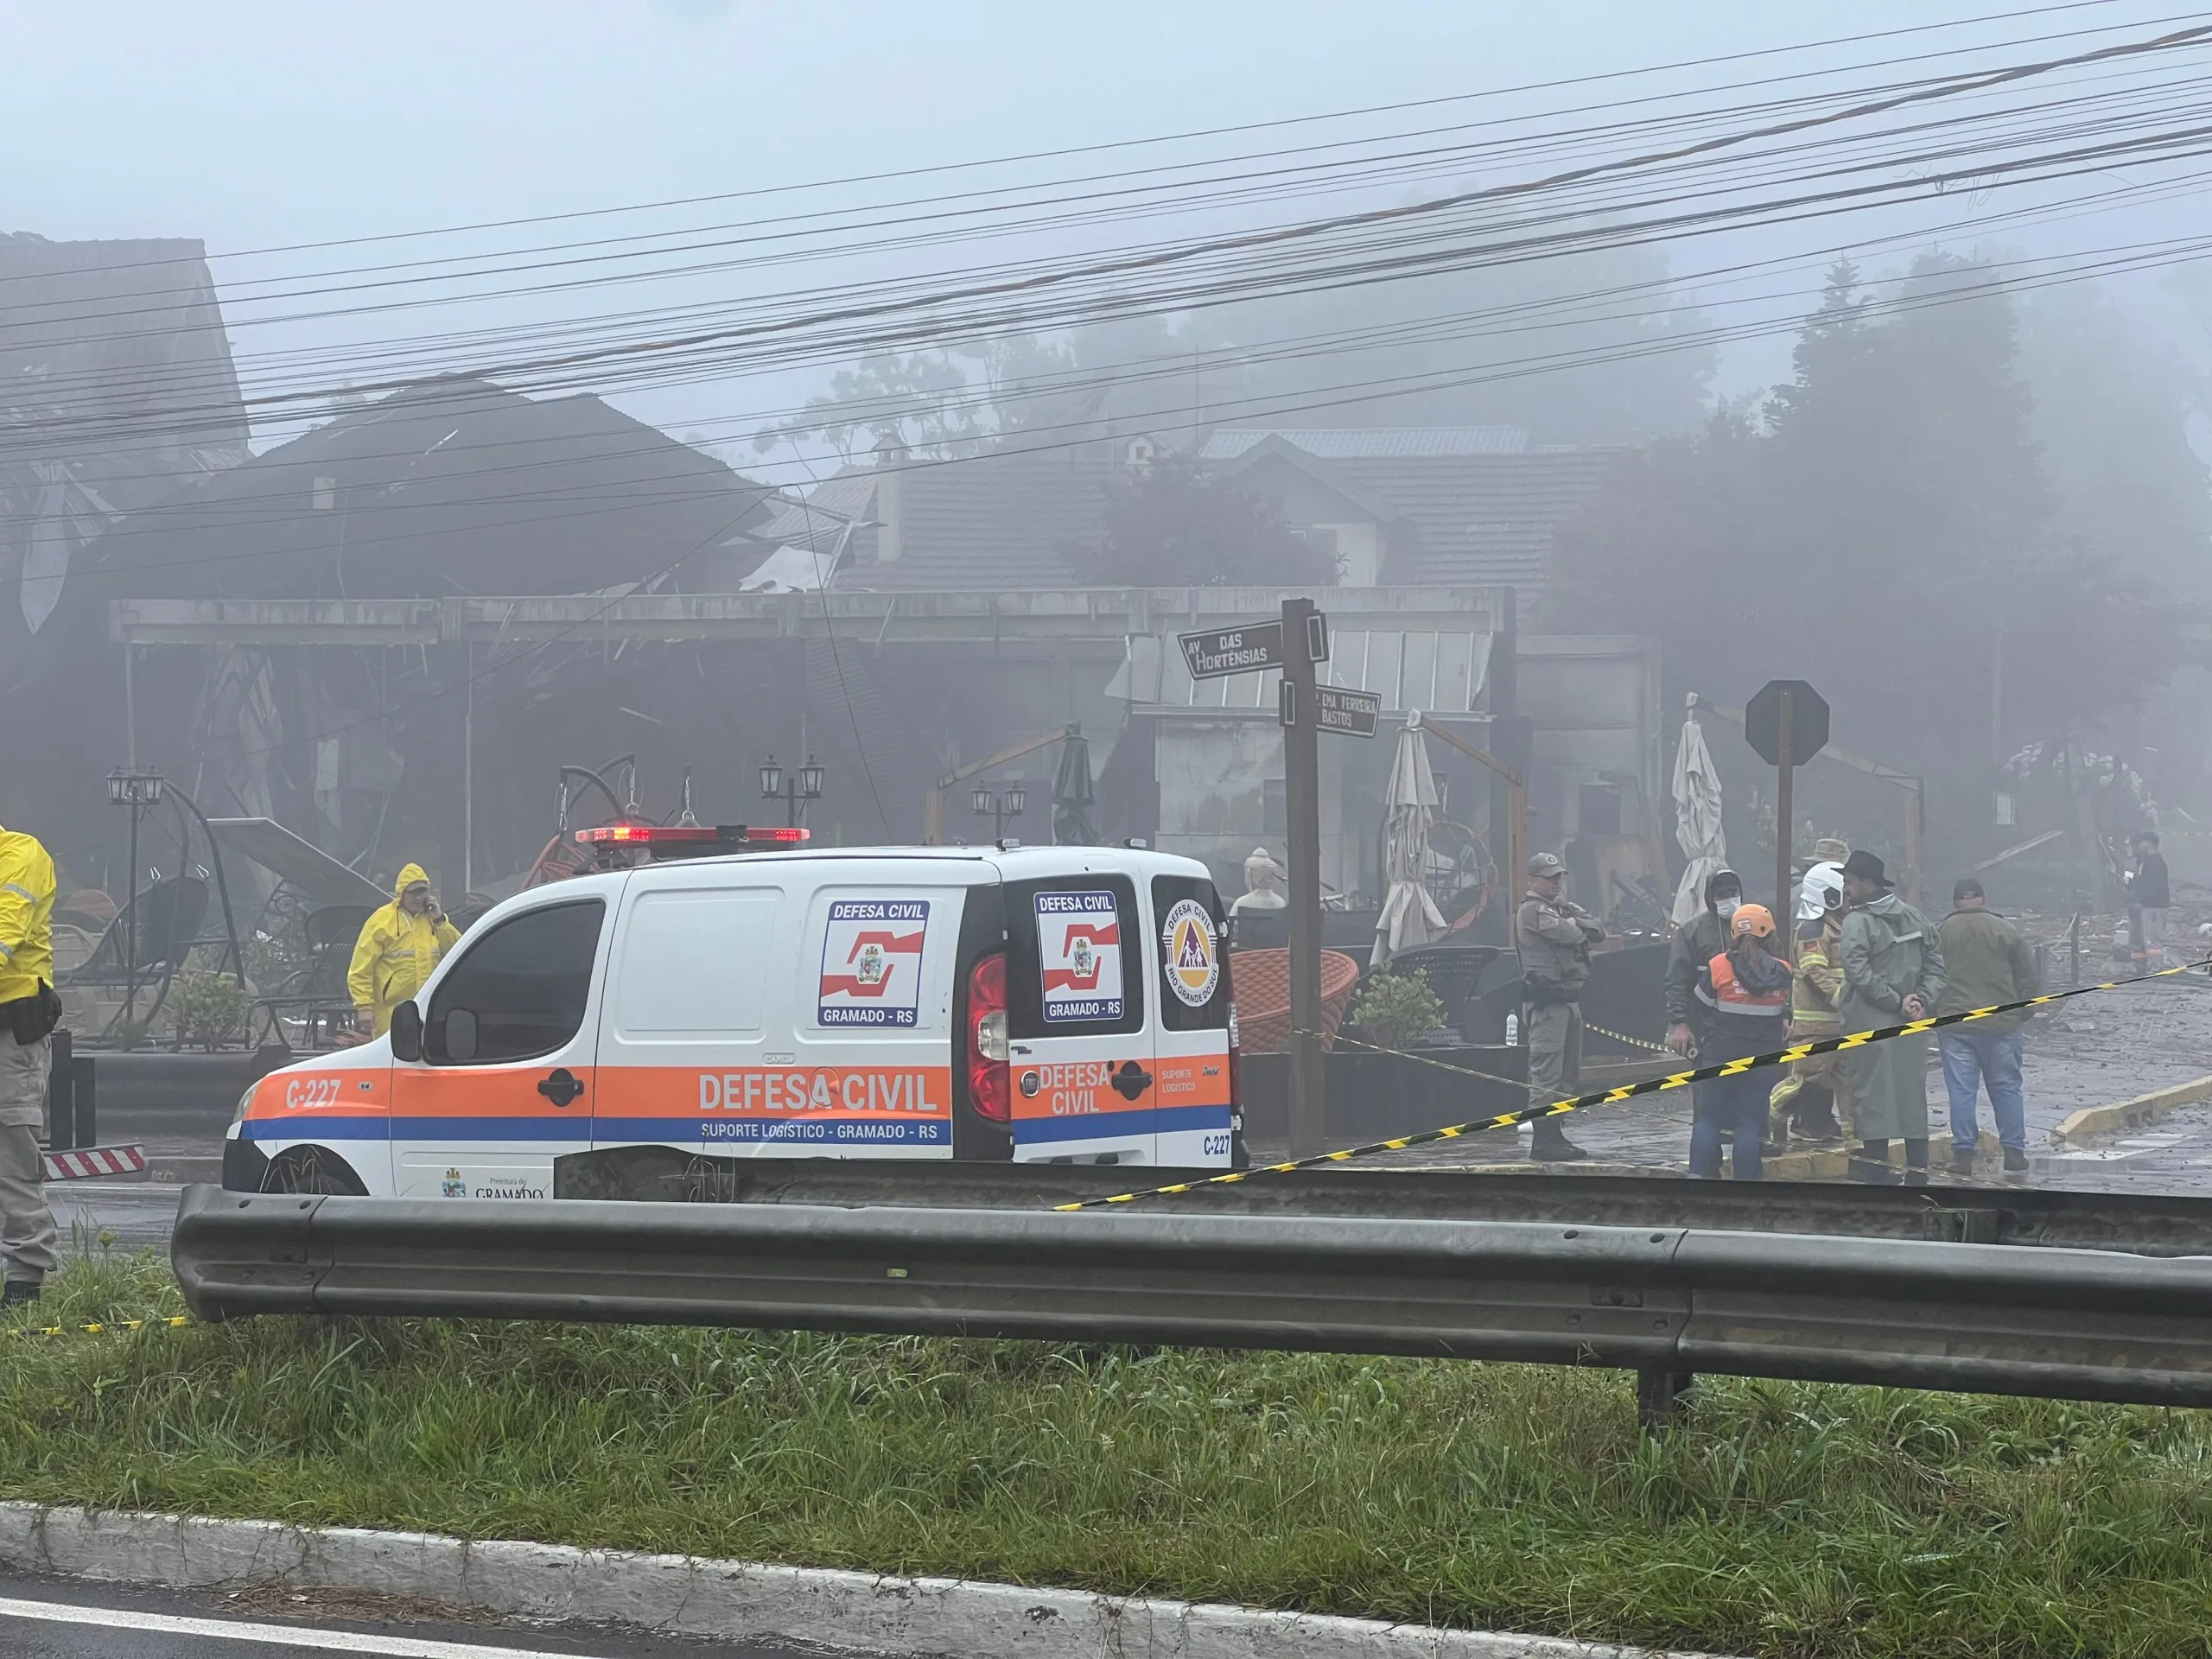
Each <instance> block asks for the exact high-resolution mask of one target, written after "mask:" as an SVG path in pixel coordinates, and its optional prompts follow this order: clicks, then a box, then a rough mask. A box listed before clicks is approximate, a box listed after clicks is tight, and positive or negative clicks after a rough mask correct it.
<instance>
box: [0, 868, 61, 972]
mask: <svg viewBox="0 0 2212 1659" xmlns="http://www.w3.org/2000/svg"><path fill="white" fill-rule="evenodd" d="M41 980H44V981H45V982H47V983H48V984H49V985H51V984H52V983H53V982H54V861H53V860H52V859H51V858H49V857H48V856H47V853H46V849H45V848H43V847H41V846H40V845H39V841H38V837H37V836H27V835H24V834H22V832H21V831H19V830H15V829H0V1002H13V1001H16V1000H17V999H19V998H22V997H26V996H36V995H38V982H39V981H41Z"/></svg>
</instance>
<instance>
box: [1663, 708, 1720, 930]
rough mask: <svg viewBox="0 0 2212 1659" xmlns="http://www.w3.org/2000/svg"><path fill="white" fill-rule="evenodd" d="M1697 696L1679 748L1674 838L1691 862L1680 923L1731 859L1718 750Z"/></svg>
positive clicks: (1678, 895) (1679, 901) (1681, 890)
mask: <svg viewBox="0 0 2212 1659" xmlns="http://www.w3.org/2000/svg"><path fill="white" fill-rule="evenodd" d="M1696 711H1697V699H1696V698H1694V697H1693V698H1691V699H1690V715H1689V717H1688V719H1687V720H1685V721H1683V722H1682V746H1681V748H1679V749H1677V750H1676V751H1675V841H1676V842H1679V843H1680V844H1681V849H1682V856H1683V857H1685V858H1687V859H1688V860H1689V861H1690V862H1689V868H1688V869H1686V870H1684V871H1683V872H1682V883H1681V886H1680V887H1676V888H1675V926H1676V927H1682V926H1686V925H1688V923H1689V922H1690V920H1691V919H1692V918H1694V917H1695V916H1696V914H1697V913H1698V912H1700V911H1701V910H1703V909H1704V908H1705V884H1706V883H1707V881H1709V880H1712V879H1713V872H1714V871H1716V870H1719V869H1722V868H1726V865H1727V862H1728V837H1727V836H1726V834H1725V833H1724V832H1723V831H1722V829H1721V828H1720V774H1719V772H1715V771H1714V770H1713V751H1712V750H1710V749H1708V748H1707V747H1705V729H1704V728H1702V727H1700V725H1699V724H1698V723H1697V712H1696Z"/></svg>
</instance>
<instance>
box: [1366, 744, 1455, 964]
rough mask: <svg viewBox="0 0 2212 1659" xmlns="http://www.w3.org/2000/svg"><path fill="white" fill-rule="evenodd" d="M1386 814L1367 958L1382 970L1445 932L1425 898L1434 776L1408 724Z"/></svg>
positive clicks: (1395, 758)
mask: <svg viewBox="0 0 2212 1659" xmlns="http://www.w3.org/2000/svg"><path fill="white" fill-rule="evenodd" d="M1383 803H1384V806H1385V808H1386V810H1387V812H1388V817H1386V818H1385V820H1384V828H1383V879H1384V880H1386V881H1388V882H1389V891H1388V892H1387V893H1384V895H1383V913H1382V914H1381V915H1380V916H1377V917H1376V918H1375V949H1374V950H1373V952H1372V953H1371V954H1370V957H1369V958H1368V964H1369V966H1370V967H1374V968H1385V967H1388V966H1389V963H1390V959H1391V958H1392V957H1397V956H1402V955H1403V954H1404V953H1405V952H1407V951H1408V950H1419V949H1420V948H1421V946H1422V945H1424V944H1427V943H1428V942H1429V941H1430V940H1431V939H1433V938H1436V937H1437V936H1438V935H1440V934H1441V933H1442V932H1443V931H1444V913H1443V912H1441V911H1440V910H1438V909H1437V907H1436V900H1435V899H1432V898H1430V897H1429V893H1428V885H1427V875H1428V831H1429V826H1430V825H1431V824H1433V823H1435V822H1436V805H1437V798H1436V775H1435V774H1434V773H1433V772H1430V771H1429V769H1428V746H1427V742H1426V741H1424V740H1423V739H1422V737H1421V728H1420V727H1419V726H1418V725H1417V724H1416V723H1414V721H1412V720H1408V721H1407V723H1406V728H1405V730H1403V731H1402V732H1400V733H1399V734H1398V748H1397V753H1395V754H1394V755H1392V756H1391V757H1390V781H1389V786H1388V787H1387V788H1386V789H1385V790H1384V791H1383Z"/></svg>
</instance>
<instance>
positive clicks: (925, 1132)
mask: <svg viewBox="0 0 2212 1659" xmlns="http://www.w3.org/2000/svg"><path fill="white" fill-rule="evenodd" d="M637 833H638V834H639V835H640V836H643V835H645V834H646V833H647V832H643V831H640V832H637ZM651 833H652V834H654V835H659V836H665V835H667V834H668V832H667V831H657V832H651ZM703 833H704V834H706V835H708V836H711V835H712V833H713V832H711V831H709V832H703ZM641 850H645V851H650V850H654V849H641ZM1226 942H1227V932H1226V918H1225V916H1224V911H1223V908H1222V905H1221V900H1220V899H1219V897H1218V895H1217V893H1215V891H1214V887H1213V883H1212V881H1211V880H1210V878H1209V877H1208V875H1207V873H1206V869H1205V866H1204V865H1202V864H1199V863H1198V862H1196V861H1192V860H1190V859H1184V858H1176V857H1172V856H1169V855H1163V854H1160V853H1155V852H1149V851H1145V850H1142V849H1126V848H1074V847H1052V848H1043V847H1040V848H1033V849H1021V848H1008V849H993V848H980V849H967V848H903V849H855V850H840V851H829V850H769V851H762V852H753V853H747V854H739V855H710V856H699V857H689V858H684V859H682V860H680V861H666V860H661V859H656V860H655V861H650V862H645V863H640V864H639V865H637V866H636V867H634V868H625V869H617V870H612V871H607V872H603V873H599V874H588V875H582V876H578V877H576V878H575V879H573V880H568V881H563V882H560V883H558V884H556V885H553V886H550V887H540V888H537V889H534V890H532V891H530V892H527V893H520V894H518V895H517V896H515V897H514V898H512V899H507V900H505V902H503V903H502V904H500V905H499V906H497V907H496V908H495V909H493V910H492V911H491V912H487V913H486V915H485V917H484V918H483V919H482V920H481V921H480V922H478V923H477V924H476V925H475V926H474V927H473V928H471V929H470V930H469V931H468V933H467V935H466V936H465V937H464V938H462V940H461V943H460V944H458V945H457V946H455V947H454V950H452V951H450V952H449V953H448V956H447V957H446V960H445V961H444V962H443V963H441V964H440V966H439V968H438V969H437V971H436V972H435V974H434V975H433V976H431V978H430V979H429V982H427V983H426V984H425V985H424V987H423V990H422V992H421V993H420V994H419V995H417V997H416V1000H415V1001H413V1002H410V1003H406V1004H403V1005H402V1006H401V1007H400V1009H399V1010H398V1011H397V1014H395V1016H394V1018H393V1020H392V1028H391V1033H389V1034H388V1035H387V1036H384V1037H379V1038H378V1039H375V1040H373V1041H371V1042H366V1043H364V1044H362V1045H360V1046H359V1047H355V1048H351V1049H346V1050H343V1051H340V1052H336V1053H333V1054H328V1055H319V1056H316V1057H315V1058H308V1059H303V1060H301V1061H298V1062H296V1063H295V1064H293V1065H288V1066H286V1067H284V1068H283V1070H281V1071H275V1072H272V1073H270V1075H269V1076H268V1077H264V1078H263V1079H262V1080H261V1081H260V1082H259V1083H257V1084H255V1085H254V1087H253V1088H252V1089H251V1090H250V1091H249V1092H248V1093H247V1095H246V1096H245V1099H244V1100H242V1101H241V1102H240V1103H239V1108H238V1118H237V1121H236V1122H234V1123H233V1124H232V1128H231V1129H230V1132H229V1138H228V1140H227V1141H226V1144H225V1147H224V1159H223V1184H224V1185H225V1186H226V1187H230V1188H233V1189H238V1190H244V1191H252V1192H330V1193H366V1194H377V1195H393V1196H399V1197H405V1198H488V1199H497V1198H548V1197H553V1196H556V1185H558V1187H559V1189H560V1192H562V1193H573V1192H589V1191H599V1192H608V1191H620V1190H622V1189H621V1187H620V1184H619V1183H618V1184H614V1185H610V1184H609V1183H608V1182H607V1181H605V1180H594V1179H590V1177H591V1176H592V1175H593V1173H594V1172H596V1173H601V1174H604V1173H606V1172H607V1170H610V1169H613V1168H614V1167H616V1166H620V1167H623V1168H626V1169H634V1168H636V1167H637V1166H639V1160H641V1159H642V1160H645V1162H647V1163H658V1165H660V1166H674V1167H680V1168H683V1169H685V1170H689V1171H692V1172H699V1171H708V1172H711V1171H714V1170H715V1169H717V1168H722V1169H727V1168H729V1167H730V1166H732V1165H734V1163H735V1162H737V1161H739V1160H747V1159H753V1158H763V1157H767V1158H792V1157H824V1158H875V1159H954V1158H958V1159H973V1160H1043V1161H1052V1162H1067V1163H1096V1164H1140V1165H1165V1166H1175V1167H1179V1168H1209V1167H1210V1168H1224V1167H1228V1166H1230V1165H1231V1164H1232V1162H1233V1161H1241V1160H1242V1156H1243V1153H1242V1135H1241V1127H1242V1125H1241V1118H1240V1116H1239V1111H1238V1103H1237V1096H1236V1033H1235V1014H1234V1011H1233V1007H1232V1004H1231V1001H1230V982H1229V963H1228V953H1227V950H1226ZM556 1164H557V1165H558V1166H559V1167H558V1179H557V1182H556Z"/></svg>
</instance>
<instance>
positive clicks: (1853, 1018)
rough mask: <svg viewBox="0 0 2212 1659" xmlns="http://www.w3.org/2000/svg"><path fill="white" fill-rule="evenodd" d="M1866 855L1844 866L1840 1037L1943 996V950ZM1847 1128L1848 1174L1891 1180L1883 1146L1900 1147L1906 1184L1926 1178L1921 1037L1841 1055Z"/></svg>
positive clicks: (1930, 1008) (1927, 1011)
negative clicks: (1852, 1144) (1857, 1148)
mask: <svg viewBox="0 0 2212 1659" xmlns="http://www.w3.org/2000/svg"><path fill="white" fill-rule="evenodd" d="M1892 885H1893V884H1892V883H1891V881H1890V880H1889V877H1888V875H1887V874H1886V872H1885V870H1884V869H1883V868H1882V861H1881V860H1880V859H1878V858H1877V857H1875V856H1874V855H1873V854H1872V853H1868V852H1857V853H1853V855H1851V857H1850V858H1849V860H1848V861H1846V863H1845V864H1844V867H1843V895H1844V898H1845V899H1846V900H1847V902H1848V903H1849V905H1850V906H1851V908H1850V909H1849V910H1848V911H1847V912H1845V914H1844V918H1843V938H1842V943H1841V947H1840V953H1841V956H1842V958H1843V963H1842V966H1843V995H1842V997H1841V999H1840V1001H1839V1002H1838V1004H1837V1012H1838V1013H1840V1014H1842V1016H1843V1028H1844V1029H1845V1030H1846V1031H1847V1032H1851V1031H1874V1030H1878V1029H1879V1028H1881V1027H1885V1026H1894V1025H1899V1024H1902V1023H1903V1022H1904V1021H1906V1020H1924V1019H1927V1018H1928V1017H1929V1015H1931V1014H1934V1013H1935V1012H1936V1001H1937V1000H1938V999H1939V998H1940V997H1942V995H1943V948H1942V945H1941V944H1938V943H1937V942H1936V930H1935V929H1934V928H1933V927H1931V926H1929V923H1928V918H1926V917H1925V916H1923V915H1922V914H1921V913H1920V912H1918V911H1916V910H1915V909H1914V908H1913V907H1912V906H1910V905H1908V904H1907V903H1905V901H1904V899H1900V898H1898V897H1897V894H1896V893H1894V892H1893V891H1892V890H1891V888H1892ZM1846 1065H1847V1069H1848V1074H1849V1077H1850V1080H1851V1101H1852V1116H1853V1125H1854V1127H1855V1128H1856V1130H1857V1132H1858V1135H1859V1141H1860V1145H1861V1156H1860V1157H1859V1158H1858V1159H1854V1160H1853V1172H1852V1173H1853V1174H1854V1175H1856V1176H1857V1177H1858V1178H1859V1179H1860V1180H1864V1181H1887V1180H1888V1179H1890V1142H1891V1141H1904V1162H1905V1173H1904V1179H1905V1182H1906V1184H1907V1185H1912V1186H1923V1185H1926V1184H1927V1181H1928V1036H1927V1033H1924V1032H1923V1033H1917V1034H1916V1035H1913V1036H1910V1037H1892V1038H1891V1039H1889V1040H1887V1041H1886V1042H1880V1043H1870V1044H1868V1045H1867V1046H1866V1047H1864V1048H1854V1049H1851V1050H1849V1051H1847V1056H1846Z"/></svg>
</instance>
